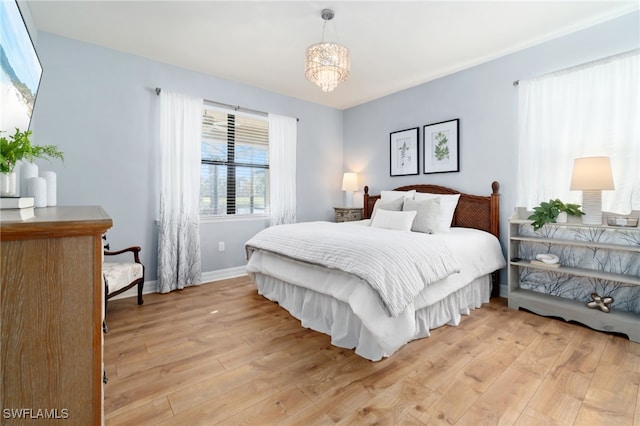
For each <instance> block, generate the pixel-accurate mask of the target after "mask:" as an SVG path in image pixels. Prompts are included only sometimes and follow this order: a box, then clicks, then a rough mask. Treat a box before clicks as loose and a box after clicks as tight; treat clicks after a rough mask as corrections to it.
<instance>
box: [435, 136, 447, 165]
mask: <svg viewBox="0 0 640 426" xmlns="http://www.w3.org/2000/svg"><path fill="white" fill-rule="evenodd" d="M435 140H436V142H438V143H437V144H436V148H435V152H434V155H435V157H436V160H438V161H442V160H444V159H445V158H449V147H448V146H447V143H448V142H449V139H448V138H447V135H446V134H444V133H442V132H438V134H437V135H436V136H435Z"/></svg>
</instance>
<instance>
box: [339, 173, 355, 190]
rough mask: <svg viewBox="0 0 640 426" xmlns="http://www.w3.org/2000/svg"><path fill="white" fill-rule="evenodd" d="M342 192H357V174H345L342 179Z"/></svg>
mask: <svg viewBox="0 0 640 426" xmlns="http://www.w3.org/2000/svg"><path fill="white" fill-rule="evenodd" d="M342 190H343V191H357V190H358V174H357V173H345V174H344V176H343V177H342Z"/></svg>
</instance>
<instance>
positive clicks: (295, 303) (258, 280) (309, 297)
mask: <svg viewBox="0 0 640 426" xmlns="http://www.w3.org/2000/svg"><path fill="white" fill-rule="evenodd" d="M252 275H253V279H254V282H255V284H256V286H257V287H258V293H259V294H261V295H263V296H264V297H266V298H267V299H269V300H271V301H274V302H277V303H278V304H279V305H280V306H281V307H283V308H284V309H286V310H287V311H288V312H289V313H290V314H291V315H292V316H293V317H295V318H297V319H298V320H300V322H301V324H302V326H303V327H306V328H310V329H312V330H315V331H318V332H321V333H324V334H327V335H329V336H331V344H333V345H334V346H338V347H341V348H347V349H355V352H356V354H358V355H360V356H362V357H363V358H367V359H369V360H371V361H379V360H381V359H382V358H384V357H388V356H390V355H392V353H393V352H390V351H389V350H385V349H383V348H382V347H381V346H380V345H379V344H378V343H377V342H376V339H375V335H374V334H372V333H371V332H370V331H369V330H368V329H367V328H366V327H365V326H364V325H363V323H362V321H360V319H359V318H358V317H357V316H356V315H355V314H354V313H353V310H352V309H351V307H350V306H349V304H348V303H346V302H342V301H340V300H337V299H335V298H333V297H331V296H327V295H325V294H321V293H318V292H316V291H313V290H309V289H306V288H303V287H299V286H295V285H292V284H289V283H286V282H284V281H282V280H279V279H277V278H274V277H272V276H270V275H265V274H261V273H254V274H252ZM490 294H491V275H490V274H489V275H485V276H482V277H480V278H478V279H476V280H474V281H472V282H471V283H469V284H468V285H466V286H464V287H462V288H461V289H459V290H457V291H456V292H454V293H452V294H450V295H449V296H447V297H445V298H444V299H442V300H440V301H438V302H435V303H433V304H431V305H430V306H426V307H423V308H421V309H419V310H416V313H415V323H416V332H415V335H414V336H413V338H412V339H410V340H415V339H420V338H423V337H427V336H429V330H432V329H434V328H437V327H441V326H443V325H452V326H457V325H458V324H459V323H460V318H461V315H468V314H469V312H470V311H471V310H472V309H475V308H479V307H480V306H482V304H483V303H487V302H489V298H490ZM405 343H407V342H405ZM401 346H403V345H400V346H398V347H397V348H395V349H394V351H395V350H397V349H399V348H400V347H401Z"/></svg>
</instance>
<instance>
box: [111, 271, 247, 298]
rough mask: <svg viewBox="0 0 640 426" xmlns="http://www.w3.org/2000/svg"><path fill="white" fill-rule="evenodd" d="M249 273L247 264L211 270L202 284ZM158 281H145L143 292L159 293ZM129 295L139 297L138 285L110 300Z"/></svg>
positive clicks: (204, 275) (205, 275) (203, 277)
mask: <svg viewBox="0 0 640 426" xmlns="http://www.w3.org/2000/svg"><path fill="white" fill-rule="evenodd" d="M246 274H247V267H246V266H237V267H235V268H227V269H220V270H218V271H209V272H203V273H202V281H201V282H200V284H209V283H212V284H215V281H220V280H226V279H229V278H235V277H241V276H242V275H246ZM157 292H158V281H155V280H154V281H145V282H144V286H143V287H142V294H149V293H157ZM127 297H138V287H133V288H130V289H129V290H127V291H125V292H124V293H120V294H118V295H117V296H113V297H112V298H111V299H109V300H117V299H125V298H127Z"/></svg>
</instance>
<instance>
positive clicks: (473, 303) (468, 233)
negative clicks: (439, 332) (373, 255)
mask: <svg viewBox="0 0 640 426" xmlns="http://www.w3.org/2000/svg"><path fill="white" fill-rule="evenodd" d="M358 225H359V224H358V223H353V222H348V223H346V224H341V226H344V227H345V229H347V228H346V227H356V226H358ZM388 232H394V231H388ZM398 232H400V231H398ZM430 237H435V238H437V239H438V240H439V241H442V242H443V243H444V244H445V245H446V246H447V247H449V249H450V251H451V252H452V253H453V254H454V256H455V257H456V260H457V262H458V264H459V266H460V273H457V274H453V275H450V276H449V277H447V278H445V279H443V280H440V281H438V282H436V283H433V284H431V285H429V286H427V287H426V288H425V289H424V290H423V291H421V292H420V293H419V294H418V296H417V297H416V298H415V300H414V301H413V302H412V303H410V304H409V305H408V306H407V307H406V308H405V309H404V310H403V311H402V312H401V313H400V314H399V315H398V317H397V318H393V317H391V316H389V315H388V314H387V313H386V311H385V308H384V306H383V305H382V303H381V301H380V299H379V297H378V296H377V294H376V293H375V292H374V291H372V289H371V287H370V286H369V285H368V284H367V283H366V282H364V281H363V280H362V279H360V278H358V277H356V276H354V275H351V274H348V273H346V272H343V271H339V270H332V269H327V268H323V267H321V266H318V265H313V264H307V263H303V262H299V261H295V260H292V259H289V258H286V257H283V256H279V255H276V254H272V253H268V252H264V251H255V252H254V253H253V254H252V255H251V258H250V260H249V262H248V265H247V272H248V273H249V275H250V276H251V277H252V278H253V280H254V281H255V282H256V284H257V286H258V290H259V292H260V293H261V294H262V295H264V296H265V297H267V298H268V299H270V300H273V301H277V302H278V303H280V305H282V306H283V307H284V308H285V309H287V310H288V311H289V312H290V313H291V314H292V315H294V316H295V317H296V318H299V319H300V320H301V321H302V324H303V326H305V327H310V328H312V329H314V330H317V331H320V332H323V333H327V334H330V335H331V336H332V343H333V344H334V345H336V346H341V347H348V348H355V349H356V353H358V354H359V355H360V356H363V357H365V358H368V359H371V360H379V359H381V358H383V357H386V356H390V355H391V354H393V352H395V351H396V350H397V349H398V348H400V347H401V346H403V345H404V344H406V343H407V342H409V341H411V340H413V339H416V338H420V337H424V336H427V335H428V331H429V329H430V328H434V327H438V326H441V325H443V324H445V323H448V324H452V325H455V324H457V322H458V321H459V315H460V314H461V313H462V314H464V313H467V312H468V310H469V309H472V308H475V307H479V306H480V304H481V303H486V302H487V301H488V300H489V294H490V275H487V274H489V273H491V272H493V271H495V270H497V269H500V268H503V267H504V266H505V260H504V257H503V255H502V250H501V248H500V244H499V242H498V240H497V239H496V238H495V237H494V236H493V235H491V234H489V233H486V232H483V231H478V230H475V229H467V228H452V229H451V232H449V233H443V234H434V235H431V236H430Z"/></svg>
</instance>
